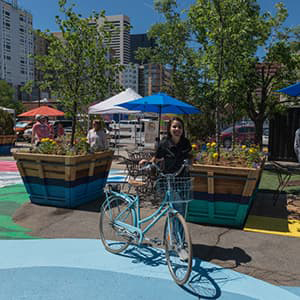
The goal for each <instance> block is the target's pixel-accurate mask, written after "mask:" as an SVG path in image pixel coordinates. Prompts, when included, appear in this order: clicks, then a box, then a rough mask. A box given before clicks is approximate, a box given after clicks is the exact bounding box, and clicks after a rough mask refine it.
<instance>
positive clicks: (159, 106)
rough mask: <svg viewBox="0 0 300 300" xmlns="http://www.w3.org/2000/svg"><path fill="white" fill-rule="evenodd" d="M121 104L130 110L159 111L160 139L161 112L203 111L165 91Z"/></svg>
mask: <svg viewBox="0 0 300 300" xmlns="http://www.w3.org/2000/svg"><path fill="white" fill-rule="evenodd" d="M119 106H122V107H125V108H127V109H129V110H139V111H143V112H154V113H157V114H158V115H159V125H158V139H159V133H160V119H161V114H198V113H200V112H201V111H200V110H199V109H197V108H196V107H194V106H193V105H190V104H188V103H185V102H183V101H180V100H177V99H175V98H173V97H171V96H169V95H167V94H165V93H158V94H153V95H151V96H146V97H143V98H140V99H136V100H133V101H129V102H125V103H122V104H119Z"/></svg>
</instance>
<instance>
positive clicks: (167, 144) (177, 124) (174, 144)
mask: <svg viewBox="0 0 300 300" xmlns="http://www.w3.org/2000/svg"><path fill="white" fill-rule="evenodd" d="M191 150H192V146H191V143H190V141H189V140H188V139H187V138H186V137H185V132H184V124H183V121H182V120H181V119H180V118H178V117H175V118H173V119H172V120H171V121H170V122H169V124H168V129H167V137H166V138H164V139H162V140H161V142H160V143H159V145H158V148H157V150H156V153H155V155H154V157H152V158H151V159H150V160H149V162H157V161H160V160H163V166H162V168H163V172H164V173H166V174H167V173H175V172H177V171H178V170H179V169H180V167H181V166H182V164H183V161H184V160H185V159H188V158H189V155H190V151H191ZM146 162H148V161H147V160H145V159H142V160H141V161H140V164H143V163H146Z"/></svg>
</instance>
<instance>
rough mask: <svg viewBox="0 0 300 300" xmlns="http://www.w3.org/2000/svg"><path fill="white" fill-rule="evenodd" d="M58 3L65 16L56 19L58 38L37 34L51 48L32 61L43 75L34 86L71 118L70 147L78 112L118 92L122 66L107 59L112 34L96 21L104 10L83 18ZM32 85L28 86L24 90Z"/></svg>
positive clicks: (61, 0) (60, 1) (45, 33)
mask: <svg viewBox="0 0 300 300" xmlns="http://www.w3.org/2000/svg"><path fill="white" fill-rule="evenodd" d="M58 3H59V8H60V11H61V12H62V13H64V15H65V18H63V19H62V18H60V17H59V16H57V17H56V23H57V24H58V26H59V29H60V32H61V38H57V37H56V36H54V35H53V34H51V33H50V32H49V31H48V30H47V31H46V32H41V31H37V34H38V35H39V36H41V37H43V38H46V39H48V40H49V41H50V45H49V48H48V54H47V55H45V56H35V57H34V58H35V61H36V66H37V69H39V70H40V71H42V72H43V74H44V78H43V81H42V82H39V83H37V85H38V86H40V87H41V88H42V89H49V90H50V91H51V93H52V94H54V95H55V96H56V97H57V98H58V99H59V101H60V104H61V105H62V106H63V108H64V111H65V112H67V114H69V115H70V116H71V117H72V120H73V125H72V135H71V146H72V145H73V144H74V137H75V132H76V119H77V115H78V113H80V114H81V113H84V112H86V109H87V106H88V104H90V103H92V102H94V101H95V100H96V99H104V98H105V97H107V96H108V95H110V93H112V92H114V91H118V90H119V88H120V87H119V84H118V81H117V80H116V78H117V75H118V74H119V72H120V71H121V70H122V69H123V67H122V66H120V65H119V64H118V61H117V60H115V59H112V58H110V57H109V56H110V53H111V52H110V49H109V42H110V39H111V31H110V30H108V28H107V26H108V24H107V23H106V22H97V21H98V20H99V18H102V19H105V15H104V11H102V12H101V13H100V14H97V13H95V12H93V13H92V14H91V16H90V17H88V18H82V17H81V15H80V14H76V13H75V12H74V11H73V7H74V5H70V6H69V7H67V1H66V0H59V2H58ZM32 84H33V83H32V82H29V83H27V87H28V86H32Z"/></svg>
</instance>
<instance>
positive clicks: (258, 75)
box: [243, 3, 300, 145]
mask: <svg viewBox="0 0 300 300" xmlns="http://www.w3.org/2000/svg"><path fill="white" fill-rule="evenodd" d="M276 8H277V13H276V15H275V16H274V17H272V16H271V15H270V14H268V13H266V14H264V15H263V16H264V20H263V21H262V22H261V24H262V25H261V26H260V28H261V30H262V32H264V36H263V35H262V36H263V50H264V53H265V55H264V57H263V60H262V61H258V59H256V60H255V59H252V60H248V66H247V68H245V69H244V74H243V77H244V80H243V86H244V87H245V94H244V95H245V97H244V101H243V105H244V108H245V109H246V110H247V113H248V116H249V117H250V118H251V120H252V121H253V122H254V123H255V130H256V139H257V140H256V142H257V143H258V144H259V145H261V144H262V134H263V123H264V121H265V120H266V119H268V118H270V117H272V115H273V114H274V113H276V112H278V111H282V110H283V109H285V108H286V107H285V106H284V105H283V104H284V103H289V102H294V101H295V100H296V99H291V98H288V99H286V100H285V101H279V94H278V93H274V91H276V90H277V89H279V88H282V87H284V86H287V85H289V84H291V83H294V82H295V81H296V80H297V78H299V62H300V61H299V59H300V56H299V54H298V53H299V52H298V51H299V46H298V45H297V43H296V41H298V43H299V39H298V35H297V30H293V29H285V28H284V27H283V23H284V21H285V20H286V18H287V16H288V12H287V10H286V8H285V7H284V5H283V4H282V3H278V4H277V5H276Z"/></svg>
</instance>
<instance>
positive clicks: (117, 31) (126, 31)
mask: <svg viewBox="0 0 300 300" xmlns="http://www.w3.org/2000/svg"><path fill="white" fill-rule="evenodd" d="M99 22H100V23H101V22H103V19H102V18H101V19H99ZM106 22H107V23H108V24H111V25H113V28H109V26H107V29H108V30H110V31H111V41H110V47H111V49H113V53H114V54H113V57H114V58H117V59H118V60H119V62H120V64H122V65H123V64H128V63H129V61H130V19H129V17H127V16H125V15H115V16H106Z"/></svg>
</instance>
